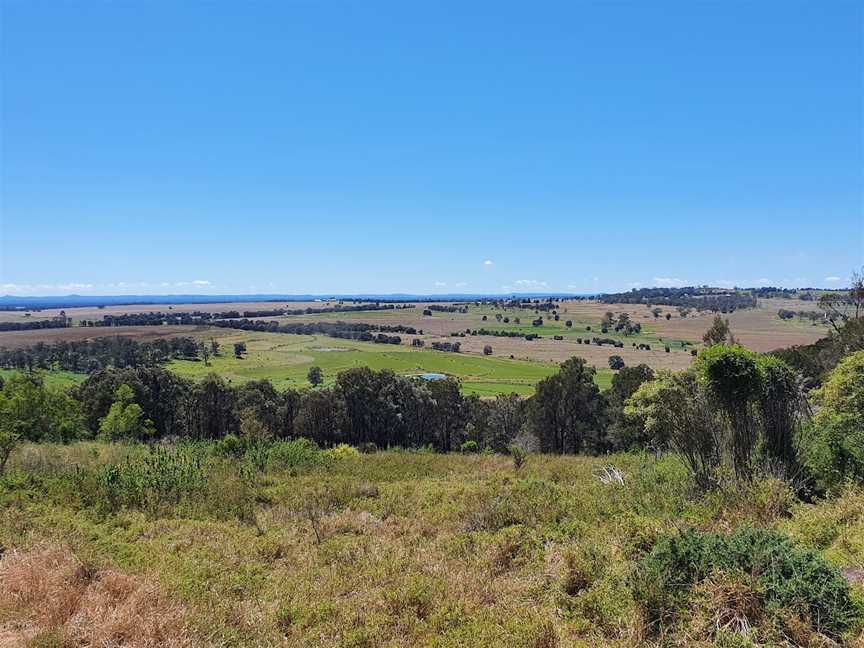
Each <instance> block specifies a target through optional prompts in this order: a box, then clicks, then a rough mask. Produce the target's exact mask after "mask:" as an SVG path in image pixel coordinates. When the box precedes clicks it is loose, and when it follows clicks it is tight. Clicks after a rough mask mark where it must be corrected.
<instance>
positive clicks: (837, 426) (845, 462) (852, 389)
mask: <svg viewBox="0 0 864 648" xmlns="http://www.w3.org/2000/svg"><path fill="white" fill-rule="evenodd" d="M816 400H817V403H818V404H819V405H820V409H819V411H818V412H817V413H816V415H815V416H814V417H813V420H812V421H811V422H810V424H809V425H808V426H807V427H806V428H805V429H804V431H803V433H802V434H801V438H800V442H801V447H802V451H803V452H802V454H803V456H804V462H805V464H806V465H807V467H808V468H809V469H810V471H811V473H812V475H813V476H814V477H815V478H816V481H817V485H818V486H819V487H820V488H821V489H823V490H834V489H837V488H838V487H840V486H841V485H842V484H843V482H844V481H857V482H864V351H859V352H858V353H853V354H852V355H850V356H848V357H847V358H845V359H844V360H843V361H842V362H841V363H840V364H839V365H837V367H836V368H835V369H834V370H833V371H832V372H831V373H830V374H829V376H828V380H827V381H826V382H825V384H824V385H823V386H822V388H821V389H819V390H818V391H817V392H816Z"/></svg>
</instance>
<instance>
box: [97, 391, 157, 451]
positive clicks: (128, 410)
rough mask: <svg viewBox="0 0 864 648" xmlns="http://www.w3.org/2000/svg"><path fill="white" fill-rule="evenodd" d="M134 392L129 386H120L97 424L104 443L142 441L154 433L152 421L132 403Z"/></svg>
mask: <svg viewBox="0 0 864 648" xmlns="http://www.w3.org/2000/svg"><path fill="white" fill-rule="evenodd" d="M134 398H135V392H134V391H132V388H131V387H130V386H129V385H120V386H119V387H118V388H117V391H116V392H115V394H114V403H113V404H112V405H111V408H110V409H109V410H108V414H106V415H105V417H104V418H103V419H102V420H101V421H100V422H99V436H100V437H101V438H103V439H105V440H106V441H144V440H146V439H149V438H150V437H152V436H153V434H154V433H155V431H156V430H155V428H154V427H153V421H151V420H150V419H148V418H146V417H145V416H144V410H143V409H142V408H141V406H140V405H139V404H138V403H136V402H134Z"/></svg>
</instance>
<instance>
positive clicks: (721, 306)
mask: <svg viewBox="0 0 864 648" xmlns="http://www.w3.org/2000/svg"><path fill="white" fill-rule="evenodd" d="M598 299H599V300H600V301H601V302H603V303H606V304H662V305H666V306H680V307H684V308H695V309H697V310H703V311H711V312H714V313H717V312H720V313H732V312H734V311H736V310H738V309H739V308H756V297H754V296H753V295H751V294H749V293H741V292H733V291H722V290H720V289H718V288H696V287H688V288H638V289H637V288H634V289H633V290H631V291H630V292H624V293H611V294H606V295H600V297H599V298H598Z"/></svg>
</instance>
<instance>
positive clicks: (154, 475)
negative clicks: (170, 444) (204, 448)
mask: <svg viewBox="0 0 864 648" xmlns="http://www.w3.org/2000/svg"><path fill="white" fill-rule="evenodd" d="M203 458H204V453H203V452H201V451H200V449H199V448H198V447H197V446H193V445H184V446H179V447H177V448H162V447H159V446H155V447H153V448H152V449H151V451H150V453H148V454H147V455H144V456H136V457H130V458H129V459H127V460H126V461H124V462H122V463H117V464H108V465H104V466H98V467H96V468H95V469H92V470H91V469H82V470H80V471H79V472H78V473H77V474H76V480H77V482H78V488H79V493H80V494H81V496H82V499H83V500H84V502H85V503H86V504H89V505H93V506H95V507H96V508H98V509H100V510H102V511H103V512H113V511H116V510H118V509H121V508H124V507H125V508H142V509H146V510H148V511H150V512H151V513H156V512H158V511H159V510H161V509H164V508H165V507H168V506H173V505H177V504H179V503H180V502H181V501H183V500H184V499H186V498H188V497H190V496H195V495H198V494H200V493H201V492H202V490H203V487H204V485H205V482H206V480H207V470H206V467H205V464H204V459H203Z"/></svg>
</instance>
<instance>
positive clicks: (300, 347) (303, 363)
mask: <svg viewBox="0 0 864 648" xmlns="http://www.w3.org/2000/svg"><path fill="white" fill-rule="evenodd" d="M218 333H221V334H222V335H220V336H219V337H218V338H217V339H218V341H219V343H220V345H222V352H221V354H220V355H219V356H217V357H213V358H211V359H210V365H209V366H205V364H204V363H203V362H200V361H199V362H194V361H188V360H175V361H173V362H171V363H170V364H169V365H168V368H169V369H171V370H172V371H175V372H176V373H178V374H179V375H182V376H186V377H191V378H200V377H203V376H204V375H206V374H207V373H210V372H212V371H215V372H216V373H218V374H220V375H222V376H223V377H225V378H226V379H228V380H231V381H241V382H242V381H246V380H260V379H263V378H267V379H269V380H271V381H272V382H273V383H274V385H276V386H277V387H281V388H287V387H294V388H297V387H304V386H308V382H307V379H306V376H307V373H308V372H309V368H310V367H312V366H317V367H321V370H322V371H323V373H324V383H325V384H329V383H331V382H332V381H333V380H334V379H335V377H336V374H337V373H338V372H340V371H343V370H345V369H350V368H352V367H362V366H367V367H370V368H372V369H375V370H381V369H390V370H391V371H393V372H395V373H397V374H401V375H419V374H422V373H428V372H434V373H445V374H448V375H451V376H455V377H457V378H459V380H460V381H461V382H462V387H463V391H464V392H465V393H468V394H479V395H481V396H494V395H495V394H500V393H517V394H521V395H530V394H532V393H533V392H534V385H535V384H536V383H537V382H538V381H539V380H541V379H542V378H545V377H546V376H548V375H551V374H553V373H555V372H556V371H557V369H558V367H557V363H554V362H550V361H547V362H540V361H532V360H510V359H509V358H501V357H491V358H488V357H484V356H482V355H475V354H467V353H448V352H442V351H431V350H425V349H423V350H418V349H413V348H411V347H408V346H405V345H390V344H373V343H366V342H357V341H354V340H342V339H335V338H331V337H327V336H323V335H321V336H311V335H310V336H306V335H286V334H281V333H257V332H247V331H227V330H219V331H218ZM235 342H244V343H245V344H246V348H247V353H246V354H245V355H244V357H243V358H242V359H238V358H236V357H234V354H233V351H232V349H233V344H234V343H235ZM611 379H612V372H611V371H610V370H609V369H608V368H603V367H598V376H597V383H598V385H599V386H600V387H601V388H605V387H608V385H609V384H610V383H611Z"/></svg>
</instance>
